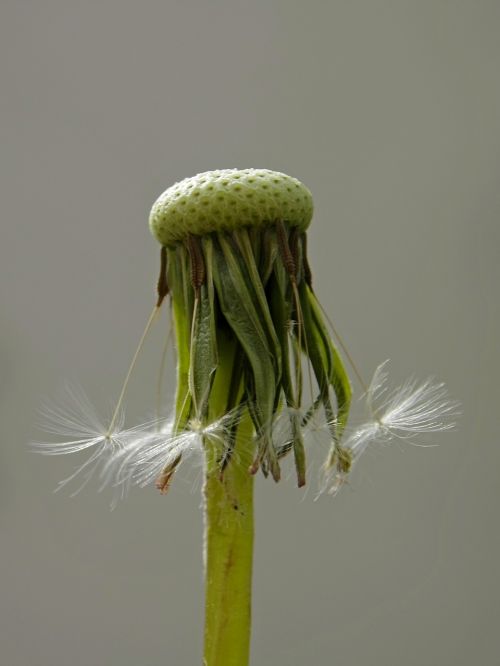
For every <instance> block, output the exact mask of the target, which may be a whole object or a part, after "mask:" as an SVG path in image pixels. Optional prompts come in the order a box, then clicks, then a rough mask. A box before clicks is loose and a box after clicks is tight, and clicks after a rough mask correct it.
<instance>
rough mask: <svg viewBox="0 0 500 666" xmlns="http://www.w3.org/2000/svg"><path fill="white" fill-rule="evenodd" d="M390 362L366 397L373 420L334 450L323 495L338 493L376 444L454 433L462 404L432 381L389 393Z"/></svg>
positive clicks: (414, 382)
mask: <svg viewBox="0 0 500 666" xmlns="http://www.w3.org/2000/svg"><path fill="white" fill-rule="evenodd" d="M386 364H387V361H386V362H385V363H382V364H381V365H379V366H378V367H377V369H376V370H375V373H374V375H373V379H372V381H371V383H370V386H369V387H368V390H367V392H366V394H365V401H366V406H367V409H368V412H369V414H370V416H371V418H370V420H369V421H367V422H365V423H363V424H362V425H360V426H359V427H358V428H356V429H355V430H354V431H353V432H352V433H351V434H350V435H349V436H348V437H347V438H346V439H345V440H344V441H343V443H342V445H341V446H336V447H334V448H333V450H332V454H331V455H330V456H329V458H328V460H327V463H326V465H325V466H324V468H323V479H322V483H321V489H320V491H321V492H324V491H326V492H328V493H330V494H336V493H337V492H338V490H339V489H340V488H341V486H342V485H343V484H344V483H345V481H346V479H347V475H348V473H349V471H350V470H351V468H352V466H353V465H354V463H355V462H357V460H358V459H359V457H360V456H361V454H362V453H363V452H364V451H365V450H366V448H367V447H368V446H369V445H370V444H371V443H373V442H379V443H386V442H390V441H391V440H393V439H400V440H404V441H405V442H408V443H410V444H417V442H416V441H415V438H416V437H417V436H419V435H423V434H427V433H435V432H441V431H445V430H451V429H452V428H454V427H455V425H456V424H455V421H454V420H453V418H454V417H455V416H457V415H458V408H459V404H458V403H457V402H456V401H453V400H450V398H449V396H448V391H447V389H446V386H445V385H444V384H443V383H437V382H434V380H433V379H432V378H430V379H427V380H426V381H424V382H422V383H421V384H419V383H418V382H417V380H416V379H413V378H412V379H409V380H407V381H406V382H405V383H404V384H402V385H401V386H398V387H396V388H394V389H393V390H389V389H388V387H387V378H388V373H387V371H386V370H385V367H386Z"/></svg>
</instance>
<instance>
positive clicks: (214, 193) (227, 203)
mask: <svg viewBox="0 0 500 666" xmlns="http://www.w3.org/2000/svg"><path fill="white" fill-rule="evenodd" d="M312 213H313V202H312V196H311V193H310V192H309V190H308V189H307V187H306V186H305V185H303V184H302V183H301V182H300V181H299V180H297V179H296V178H292V177H291V176H287V175H286V174H284V173H280V172H279V171H270V170H269V169H241V170H239V169H221V170H217V171H205V172H204V173H199V174H198V175H197V176H193V177H192V178H185V179H184V180H181V181H180V182H179V183H176V184H175V185H172V187H169V188H168V190H165V192H163V194H162V195H161V196H160V197H159V198H158V199H157V200H156V201H155V203H154V204H153V207H152V209H151V214H150V216H149V226H150V229H151V233H152V234H153V236H154V237H155V238H156V239H157V240H158V241H159V242H160V243H161V244H162V245H171V244H172V243H175V242H176V241H179V240H181V239H183V238H185V237H186V236H187V235H188V234H195V235H203V234H206V233H210V232H211V231H230V230H232V229H235V228H237V227H240V226H246V225H250V226H260V225H264V224H269V223H273V222H275V221H277V220H283V221H284V222H287V223H288V224H291V225H293V226H296V227H299V228H300V229H302V230H304V229H306V228H307V227H308V226H309V223H310V221H311V218H312Z"/></svg>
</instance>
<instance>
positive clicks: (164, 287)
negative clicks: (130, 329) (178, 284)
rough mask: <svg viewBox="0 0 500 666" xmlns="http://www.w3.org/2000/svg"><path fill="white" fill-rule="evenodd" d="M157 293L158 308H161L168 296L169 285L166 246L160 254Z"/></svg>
mask: <svg viewBox="0 0 500 666" xmlns="http://www.w3.org/2000/svg"><path fill="white" fill-rule="evenodd" d="M156 291H157V293H158V300H157V301H156V307H157V308H159V307H160V305H161V304H162V303H163V299H164V298H165V296H166V295H167V294H168V283H167V248H166V247H165V245H163V246H162V248H161V253H160V275H159V277H158V282H157V284H156Z"/></svg>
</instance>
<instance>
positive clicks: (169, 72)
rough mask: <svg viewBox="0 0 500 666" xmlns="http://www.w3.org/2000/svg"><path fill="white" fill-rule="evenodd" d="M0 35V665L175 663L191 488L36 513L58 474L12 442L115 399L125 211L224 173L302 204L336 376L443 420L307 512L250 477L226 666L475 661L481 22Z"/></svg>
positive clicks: (487, 585)
mask: <svg viewBox="0 0 500 666" xmlns="http://www.w3.org/2000/svg"><path fill="white" fill-rule="evenodd" d="M0 18H1V21H0V24H1V28H0V30H1V35H0V67H1V69H2V79H1V113H2V121H1V128H0V131H1V146H2V159H1V170H2V171H1V174H0V187H1V190H2V192H1V208H2V243H1V246H0V255H1V256H0V272H1V279H0V292H1V297H2V326H1V329H0V372H1V380H0V381H1V385H0V422H1V428H2V446H1V449H0V463H1V468H0V469H1V471H0V481H1V484H0V529H1V549H0V558H1V572H2V588H1V589H2V592H1V601H0V603H1V613H2V618H1V621H0V633H1V641H0V644H1V656H0V661H1V664H2V665H3V664H5V666H66V665H67V664H72V666H89V665H90V666H108V665H109V666H111V665H115V664H120V665H122V666H136V665H137V664H144V665H148V666H149V665H151V666H156V665H158V666H159V665H160V664H162V665H163V664H172V665H178V664H179V665H181V664H197V663H200V655H201V636H202V619H203V618H202V593H203V587H202V573H201V545H202V524H201V513H200V493H199V490H200V470H199V468H198V469H196V468H191V469H190V470H189V469H187V468H186V469H184V470H183V471H182V473H181V474H180V475H179V477H178V478H177V479H176V482H175V484H174V487H173V489H172V492H171V494H170V496H168V497H160V496H159V495H157V494H156V492H155V491H154V490H153V489H147V490H141V491H135V492H133V493H132V495H131V496H130V497H129V499H128V500H127V501H126V502H125V503H123V504H121V505H120V506H119V507H118V509H117V510H115V511H114V512H110V511H109V507H108V500H109V496H108V495H107V494H106V493H102V494H98V493H96V492H95V489H88V490H85V491H84V492H82V493H81V494H80V495H78V496H77V497H76V498H74V499H71V498H70V497H69V491H62V492H61V493H58V494H55V495H54V494H52V489H53V488H54V487H55V486H56V485H57V482H58V480H60V479H61V478H64V477H65V476H67V475H68V474H69V472H70V471H71V469H72V467H73V463H74V461H72V460H70V459H69V458H57V459H48V458H41V457H38V456H36V455H34V454H32V453H30V452H29V450H28V446H27V443H28V442H29V441H30V440H32V439H34V438H36V437H40V436H41V435H40V432H39V430H38V429H37V425H36V410H37V408H38V407H39V405H40V403H41V401H42V400H43V399H44V398H47V397H54V396H57V394H58V391H59V389H60V388H61V386H62V385H63V383H64V380H69V381H77V382H79V383H80V384H81V385H82V386H83V387H85V389H86V391H87V392H88V394H89V395H90V397H91V399H92V400H93V401H94V402H95V403H96V404H97V405H98V407H99V408H101V407H102V408H103V409H105V410H106V409H107V408H108V407H109V404H110V402H111V400H112V398H113V396H116V394H117V391H118V389H119V385H120V382H121V380H122V378H123V375H124V372H125V370H126V367H127V364H128V362H129V359H130V356H131V353H132V352H133V349H134V348H135V344H136V342H137V340H138V337H139V334H140V331H141V330H142V326H143V324H144V322H145V319H146V317H147V315H148V313H149V311H150V308H151V306H152V303H153V298H154V293H153V290H154V283H155V280H156V274H157V269H158V255H159V252H158V247H157V245H156V243H155V242H154V241H153V240H152V239H151V238H150V236H149V232H148V229H147V224H146V222H147V215H148V210H149V207H150V205H151V204H152V202H153V201H154V199H155V198H156V197H157V196H158V195H159V194H160V192H161V191H163V190H164V189H165V188H166V187H167V186H169V185H170V184H172V183H173V182H175V181H176V180H179V179H180V178H183V177H185V176H189V175H193V174H195V173H197V172H199V171H203V170H206V169H211V168H221V167H222V168H227V167H240V168H242V167H247V166H258V167H267V168H272V169H278V170H282V171H285V172H287V173H290V174H292V175H294V176H296V177H298V178H300V179H301V180H303V181H304V182H305V183H306V184H307V185H308V186H309V187H310V188H311V190H312V191H313V194H314V197H315V202H316V212H315V221H314V224H313V227H312V229H311V233H310V248H311V249H310V252H311V263H312V265H313V270H314V273H315V276H316V285H317V290H318V292H319V296H320V298H321V300H322V301H323V303H324V305H325V307H326V309H327V310H328V312H329V313H330V314H331V315H332V317H333V319H334V320H335V323H336V324H337V326H338V328H339V329H340V330H341V331H342V333H343V335H344V337H345V339H346V341H347V342H348V345H349V348H350V350H351V352H352V354H353V355H354V356H355V358H356V360H357V362H358V365H359V366H360V367H361V368H362V370H363V373H364V374H365V375H366V376H369V375H370V374H371V372H372V371H373V369H374V368H375V366H376V365H377V364H378V363H379V362H380V361H383V360H384V359H386V358H391V361H392V362H391V373H392V375H391V376H392V378H393V380H395V381H399V380H401V379H403V378H405V377H406V376H408V375H409V374H411V373H415V374H416V375H417V376H419V377H421V378H425V377H427V376H428V375H429V374H435V375H437V376H438V377H439V378H442V379H444V380H446V382H447V384H448V386H449V390H450V392H451V394H452V395H453V396H454V397H455V398H457V399H459V400H460V401H461V402H462V411H463V416H462V418H461V422H460V426H459V429H458V431H457V432H455V433H452V434H445V435H443V436H438V437H437V438H436V439H437V441H438V443H439V447H437V448H429V449H421V448H415V447H411V446H402V445H396V446H393V447H385V448H374V449H373V450H372V451H371V452H369V453H367V454H365V456H364V458H363V459H362V461H361V462H360V463H359V466H358V468H357V469H356V471H355V473H354V475H353V478H352V480H351V484H350V486H349V487H347V488H345V489H344V490H343V492H342V493H341V494H340V495H339V496H338V497H337V498H335V499H333V500H332V499H331V498H323V499H321V500H320V501H319V502H313V501H312V500H313V496H314V493H313V491H312V489H313V488H314V485H315V483H314V479H311V490H310V491H309V493H308V494H306V496H305V499H303V495H304V494H303V493H301V492H300V491H298V490H297V489H296V488H295V487H294V484H293V481H292V480H291V479H290V480H289V481H288V482H285V483H282V484H280V485H279V486H275V485H274V484H272V483H271V482H265V481H263V480H261V479H259V480H258V483H257V493H256V495H257V499H256V519H257V536H256V555H255V585H254V634H253V649H252V664H255V665H257V664H258V665H259V666H267V665H269V666H278V665H285V664H286V665H287V666H288V665H298V664H313V665H326V664H342V665H343V666H359V665H360V664H364V665H366V666H375V665H377V666H379V665H381V666H382V665H383V666H396V665H398V666H399V665H401V664H405V665H406V666H452V665H453V666H462V665H466V664H467V665H468V664H471V663H473V664H480V665H488V666H489V665H492V664H500V653H499V638H498V612H499V610H500V603H499V601H500V599H499V592H500V590H499V587H500V586H499V575H498V562H499V561H500V557H499V556H500V539H499V534H498V508H499V490H500V484H499V462H500V447H499V443H498V376H499V371H500V368H499V355H498V349H497V346H498V334H499V331H498V323H499V308H498V295H497V286H498V277H499V265H498V256H499V212H500V188H499V156H500V151H499V148H500V85H499V72H500V40H499V34H500V3H499V2H497V1H492V2H487V1H481V0H479V1H477V0H474V1H473V0H470V1H469V2H461V1H456V2H453V1H451V0H450V1H444V0H432V1H416V0H414V1H412V2H405V1H403V0H402V1H399V2H397V1H394V2H389V1H377V0H374V1H366V2H347V1H345V2H341V1H335V2H319V1H313V2H304V1H299V0H289V1H286V2H285V1H284V0H282V1H271V2H263V1H261V0H257V1H255V0H254V1H253V2H242V1H241V0H236V1H235V0H232V1H229V0H220V1H216V2H201V1H199V2H190V1H187V2H186V1H183V2H181V1H180V0H179V1H174V0H171V1H165V2H159V1H158V2H154V1H143V2H129V1H125V0H124V1H119V0H114V1H110V0H105V1H104V2H93V1H90V2H74V1H67V0H60V1H47V2H45V1H40V2H35V1H32V2H29V1H26V0H16V1H8V0H2V2H1V16H0ZM164 328H165V327H163V328H162V327H159V328H157V329H156V331H155V332H154V334H153V335H152V336H151V338H150V340H149V341H148V345H147V348H146V350H145V353H144V356H143V357H142V360H141V363H140V364H139V369H138V371H137V374H136V375H135V377H134V381H133V385H132V387H131V391H130V394H129V399H128V408H129V411H128V413H129V416H130V423H134V422H135V421H136V419H138V418H140V417H144V416H147V415H148V414H149V413H150V411H151V409H152V406H153V404H154V395H155V383H156V368H157V366H158V361H159V357H160V353H161V345H162V340H163V338H164ZM170 363H171V364H172V362H170ZM171 368H172V365H171ZM170 383H171V385H172V382H170ZM171 388H172V386H171Z"/></svg>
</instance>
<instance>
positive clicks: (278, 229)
mask: <svg viewBox="0 0 500 666" xmlns="http://www.w3.org/2000/svg"><path fill="white" fill-rule="evenodd" d="M312 209H313V205H312V198H311V194H310V192H309V190H308V189H307V188H306V187H305V186H304V185H302V183H300V182H299V181H298V180H296V179H295V178H291V177H290V176H286V175H285V174H282V173H277V172H274V171H269V170H265V169H245V170H241V171H239V170H235V169H228V170H220V171H210V172H206V173H202V174H199V175H198V176H195V177H193V178H187V179H185V180H183V181H181V182H180V183H178V184H177V185H174V186H173V187H171V188H169V189H168V190H166V192H165V193H164V194H163V195H162V196H161V197H160V198H159V199H158V200H157V202H156V203H155V204H154V206H153V209H152V211H151V217H150V226H151V229H152V231H153V234H154V235H155V236H156V238H157V239H158V240H159V241H160V243H161V244H162V246H163V248H162V270H161V274H160V280H159V283H158V290H159V303H161V301H162V300H163V298H164V297H165V295H166V294H167V293H170V295H171V298H172V301H173V314H174V321H175V331H176V338H177V351H178V369H177V380H178V381H177V399H176V430H177V431H178V432H180V431H182V430H183V429H185V428H187V427H189V424H190V423H193V422H196V423H200V424H202V425H204V424H208V423H210V422H212V421H213V420H214V419H219V418H221V417H223V416H225V415H227V414H230V415H231V414H232V415H233V421H231V420H230V421H229V426H228V428H227V436H226V437H225V438H224V442H223V445H222V450H221V451H219V455H218V465H219V467H220V471H221V473H223V472H224V470H225V468H226V466H227V465H228V463H229V462H230V461H231V459H232V457H233V454H234V453H235V446H236V442H237V443H238V444H237V446H238V447H240V450H239V451H237V452H236V453H237V454H238V459H239V460H242V459H246V458H248V455H249V454H250V462H251V464H250V465H249V466H248V467H249V469H250V471H251V472H252V473H255V472H256V471H257V470H258V469H262V471H263V472H264V474H265V475H267V474H268V472H269V473H271V475H272V477H273V478H274V479H275V480H276V481H277V480H279V478H280V459H281V458H282V457H283V456H285V455H287V454H288V453H290V452H293V455H294V457H295V465H296V470H297V479H298V484H299V486H302V485H304V483H305V480H306V461H305V452H304V444H303V434H302V431H303V428H304V426H305V424H306V423H307V422H308V420H309V419H310V418H311V417H312V415H313V414H314V413H315V411H316V410H318V409H319V408H321V407H322V408H323V409H324V412H325V415H326V421H327V423H328V427H329V429H330V433H331V438H332V451H331V454H330V456H329V463H328V464H330V465H341V466H342V468H343V469H345V468H346V466H348V455H347V453H346V452H344V451H343V450H342V448H341V446H340V439H341V435H342V431H343V429H344V427H345V424H346V421H347V417H348V413H349V406H350V401H351V387H350V383H349V379H348V377H347V374H346V371H345V369H344V366H343V363H342V360H341V358H340V356H339V354H338V352H337V350H336V348H335V346H334V344H333V342H332V340H331V338H330V336H329V334H328V331H327V328H326V326H325V323H324V321H323V316H322V312H321V308H320V306H319V304H318V301H317V300H316V296H315V294H314V291H313V288H312V281H311V271H310V269H309V265H308V262H307V257H306V234H305V230H306V228H307V226H308V225H309V222H310V220H311V216H312ZM304 356H305V358H306V361H307V363H308V364H309V370H308V373H307V375H306V376H309V377H311V380H310V381H308V384H307V388H308V389H309V388H310V389H311V390H312V391H313V392H314V394H315V395H313V399H312V400H311V399H310V401H309V404H306V405H304V404H303V402H304V401H303V384H304V374H305V373H303V369H302V358H303V357H304ZM312 377H314V382H313V380H312ZM313 383H314V386H313ZM214 387H215V390H214ZM221 396H223V398H222V399H221ZM284 409H286V414H287V419H288V435H287V436H286V437H285V439H283V436H281V437H280V438H277V437H276V436H275V426H276V422H277V418H278V416H280V414H281V413H282V412H283V410H284ZM245 418H249V419H251V422H252V424H253V433H254V434H253V437H252V438H250V440H249V438H248V437H247V438H246V443H243V441H242V439H241V437H239V436H238V429H239V427H240V424H241V422H242V420H244V419H245ZM280 428H281V429H282V424H280ZM219 445H220V442H219ZM243 446H244V447H245V451H243V450H241V447H243ZM219 448H220V446H219ZM179 461H180V458H179ZM179 461H176V464H177V462H179ZM174 467H175V465H174V466H172V465H170V466H169V468H168V469H166V470H165V474H164V478H163V482H164V484H165V485H164V488H165V489H166V487H167V486H168V482H169V480H170V477H171V473H172V471H173V469H174ZM163 482H162V480H160V482H159V486H160V487H161V488H163Z"/></svg>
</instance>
